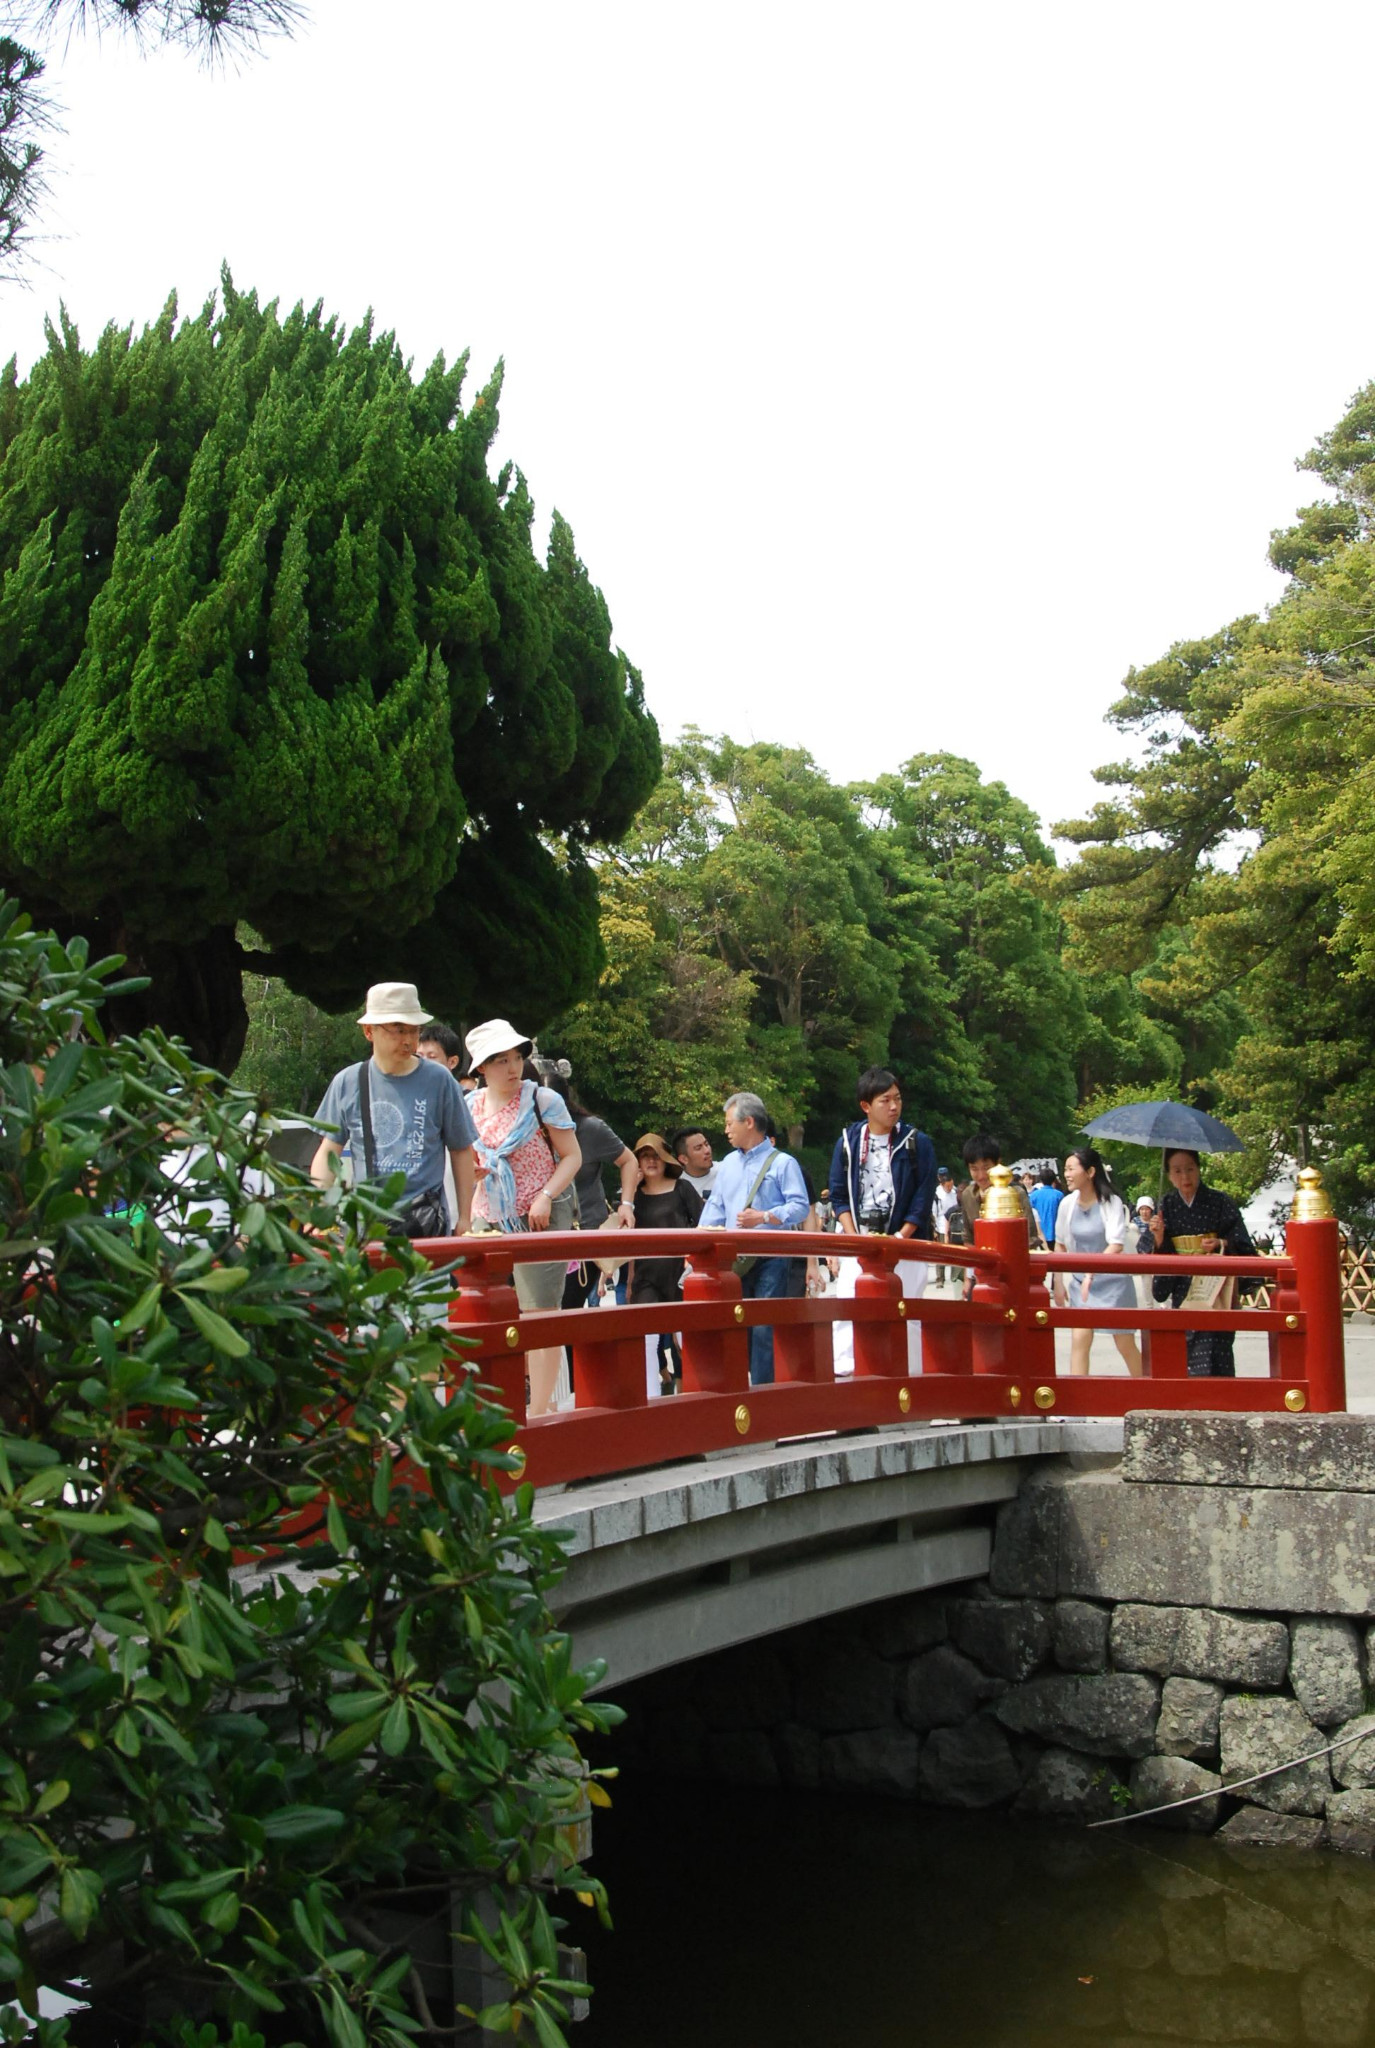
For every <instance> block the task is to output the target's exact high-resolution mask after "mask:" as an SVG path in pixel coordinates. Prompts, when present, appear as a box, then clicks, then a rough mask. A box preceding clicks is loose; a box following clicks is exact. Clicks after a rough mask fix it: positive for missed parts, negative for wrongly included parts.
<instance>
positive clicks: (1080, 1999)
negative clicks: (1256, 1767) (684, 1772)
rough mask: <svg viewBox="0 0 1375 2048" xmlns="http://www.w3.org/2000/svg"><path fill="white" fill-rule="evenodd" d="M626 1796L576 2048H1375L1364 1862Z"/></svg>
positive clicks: (804, 1800) (603, 1854)
mask: <svg viewBox="0 0 1375 2048" xmlns="http://www.w3.org/2000/svg"><path fill="white" fill-rule="evenodd" d="M612 1791H613V1796H614V1799H615V1807H614V1809H613V1811H611V1812H610V1813H604V1812H598V1814H597V1817H596V1832H595V1856H594V1859H593V1861H594V1865H595V1868H596V1869H597V1871H598V1873H599V1875H600V1876H602V1877H603V1878H604V1879H605V1881H606V1883H607V1885H608V1886H609V1888H610V1890H611V1896H612V1910H613V1914H614V1917H615V1922H616V1925H615V1930H614V1932H612V1933H610V1934H606V1933H601V1932H597V1933H594V1934H593V1935H591V1936H588V1937H587V1947H588V1959H589V1965H590V1970H591V1976H592V1981H593V1983H594V1985H595V1986H596V1995H595V1997H594V1998H593V2001H592V2017H591V2018H590V2019H589V2020H588V2021H587V2022H586V2023H585V2024H583V2025H582V2026H580V2027H578V2028H577V2029H576V2030H575V2034H574V2041H575V2048H703V2044H708V2043H709V2044H710V2048H840V2044H846V2048H849V2044H862V2048H917V2044H920V2048H1052V2044H1053V2048H1063V2044H1064V2043H1065V2041H1066V2040H1067V2038H1073V2037H1075V2036H1078V2037H1080V2038H1082V2039H1084V2040H1085V2041H1097V2042H1100V2043H1102V2044H1104V2048H1126V2044H1131V2048H1166V2044H1167V2043H1174V2042H1208V2043H1213V2042H1223V2043H1228V2042H1238V2043H1249V2042H1294V2043H1310V2042H1311V2043H1315V2044H1322V2048H1375V1865H1372V1864H1370V1863H1367V1862H1364V1861H1362V1860H1361V1859H1358V1858H1354V1857H1337V1856H1331V1855H1327V1854H1323V1853H1319V1854H1305V1853H1302V1852H1296V1851H1287V1852H1286V1851H1277V1850H1264V1851H1262V1850H1245V1849H1240V1848H1235V1849H1229V1848H1225V1847H1223V1846H1222V1845H1220V1844H1219V1843H1217V1842H1215V1841H1207V1840H1200V1839H1196V1838H1191V1837H1187V1836H1181V1835H1171V1834H1166V1833H1163V1832H1161V1831H1159V1830H1156V1829H1146V1828H1141V1827H1125V1828H1120V1829H1110V1830H1107V1831H1105V1832H1102V1833H1098V1834H1089V1833H1087V1832H1084V1831H1080V1830H1070V1829H1062V1828H1055V1829H1049V1828H1044V1827H1040V1826H1032V1825H1024V1824H1020V1823H1018V1822H1016V1821H1013V1820H1009V1819H1006V1818H1004V1817H1001V1816H981V1815H959V1814H951V1813H948V1812H940V1811H936V1810H933V1809H931V1808H926V1807H920V1806H906V1805H899V1804H892V1803H888V1802H881V1801H874V1800H865V1799H861V1798H858V1797H851V1798H844V1797H822V1796H808V1795H806V1794H803V1793H797V1792H763V1791H758V1790H754V1789H750V1790H744V1789H735V1788H731V1787H724V1786H706V1785H699V1784H685V1783H682V1782H675V1783H666V1782H662V1781H651V1780H646V1779H642V1778H635V1779H631V1778H624V1779H622V1780H621V1781H620V1782H619V1784H618V1785H615V1786H613V1788H612ZM580 1917H581V1916H580ZM588 1917H589V1918H590V1916H588ZM583 1932H584V1930H583V1929H582V1928H581V1927H580V1928H579V1937H581V1936H582V1934H583Z"/></svg>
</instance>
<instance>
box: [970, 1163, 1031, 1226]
mask: <svg viewBox="0 0 1375 2048" xmlns="http://www.w3.org/2000/svg"><path fill="white" fill-rule="evenodd" d="M988 1179H989V1186H988V1189H987V1191H986V1193H985V1195H984V1199H983V1207H982V1209H980V1211H979V1214H980V1215H981V1216H982V1217H983V1220H984V1222H985V1223H1017V1222H1020V1221H1021V1215H1022V1205H1021V1203H1020V1202H1019V1201H1018V1199H1017V1190H1016V1188H1014V1187H1013V1185H1012V1168H1011V1167H1010V1166H995V1167H994V1168H993V1169H992V1171H991V1172H990V1173H989V1176H988Z"/></svg>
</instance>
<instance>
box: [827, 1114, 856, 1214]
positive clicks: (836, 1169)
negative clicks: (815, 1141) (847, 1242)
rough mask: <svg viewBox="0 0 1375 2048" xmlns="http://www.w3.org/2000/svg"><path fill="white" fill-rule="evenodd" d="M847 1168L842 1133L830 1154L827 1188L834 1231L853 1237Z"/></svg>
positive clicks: (843, 1135) (843, 1134)
mask: <svg viewBox="0 0 1375 2048" xmlns="http://www.w3.org/2000/svg"><path fill="white" fill-rule="evenodd" d="M848 1166H849V1162H848V1160H847V1159H846V1156H845V1133H844V1131H842V1132H841V1134H840V1136H839V1137H838V1138H837V1139H836V1142H835V1150H834V1152H832V1154H831V1178H830V1180H829V1181H828V1183H827V1186H828V1187H829V1189H830V1192H831V1208H832V1210H833V1211H834V1213H835V1220H836V1229H837V1230H844V1231H847V1232H848V1233H849V1235H850V1236H851V1237H853V1236H854V1234H855V1222H854V1218H853V1216H852V1215H851V1214H850V1175H849V1171H848Z"/></svg>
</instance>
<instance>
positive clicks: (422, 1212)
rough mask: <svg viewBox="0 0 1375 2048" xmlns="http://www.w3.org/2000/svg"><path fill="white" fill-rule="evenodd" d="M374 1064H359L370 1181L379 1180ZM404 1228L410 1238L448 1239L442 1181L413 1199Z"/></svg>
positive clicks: (402, 1221)
mask: <svg viewBox="0 0 1375 2048" xmlns="http://www.w3.org/2000/svg"><path fill="white" fill-rule="evenodd" d="M371 1064H372V1062H371V1061H370V1060H360V1061H359V1063H358V1108H359V1113H360V1115H361V1117H362V1123H363V1164H364V1167H365V1168H366V1170H367V1176H368V1179H369V1180H376V1178H377V1152H376V1148H375V1146H374V1144H373V1137H372V1096H371V1091H370V1089H369V1086H368V1068H369V1066H370V1065H371ZM400 1227H401V1229H402V1231H403V1232H404V1233H405V1235H406V1236H407V1237H448V1236H449V1235H450V1229H449V1198H448V1196H447V1195H446V1194H445V1192H444V1184H443V1182H442V1181H441V1182H440V1184H439V1186H438V1187H437V1188H425V1189H424V1190H423V1191H422V1192H421V1193H420V1194H418V1195H413V1196H412V1197H411V1199H410V1201H409V1202H407V1203H406V1205H405V1207H404V1208H403V1209H402V1211H401V1217H400Z"/></svg>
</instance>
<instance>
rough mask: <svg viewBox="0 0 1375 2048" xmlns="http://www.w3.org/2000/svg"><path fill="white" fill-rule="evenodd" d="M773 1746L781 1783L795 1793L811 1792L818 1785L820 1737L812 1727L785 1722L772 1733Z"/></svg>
mask: <svg viewBox="0 0 1375 2048" xmlns="http://www.w3.org/2000/svg"><path fill="white" fill-rule="evenodd" d="M774 1747H775V1749H776V1750H777V1752H778V1767H779V1770H780V1772H781V1773H782V1777H783V1783H784V1784H785V1785H792V1786H795V1787H796V1789H797V1790H798V1791H799V1792H815V1791H816V1790H817V1788H818V1787H819V1786H820V1784H821V1737H820V1736H819V1735H818V1734H817V1732H816V1730H815V1728H803V1727H801V1726H800V1724H799V1723H798V1722H796V1721H785V1722H784V1723H783V1726H782V1727H781V1728H777V1729H775V1730H774Z"/></svg>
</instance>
